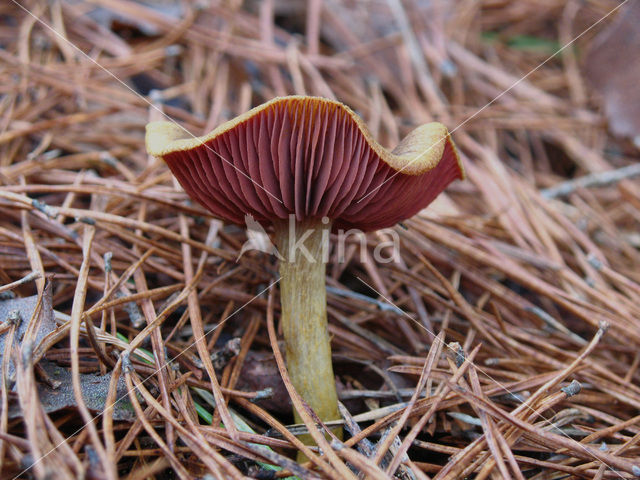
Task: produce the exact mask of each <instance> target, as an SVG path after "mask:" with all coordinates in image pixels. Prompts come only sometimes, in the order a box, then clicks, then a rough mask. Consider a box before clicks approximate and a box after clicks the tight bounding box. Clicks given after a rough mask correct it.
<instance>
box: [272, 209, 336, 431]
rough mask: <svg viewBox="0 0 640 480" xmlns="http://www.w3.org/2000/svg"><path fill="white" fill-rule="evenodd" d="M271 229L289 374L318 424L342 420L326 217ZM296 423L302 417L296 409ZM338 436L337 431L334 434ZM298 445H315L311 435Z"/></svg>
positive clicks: (282, 224) (289, 223)
mask: <svg viewBox="0 0 640 480" xmlns="http://www.w3.org/2000/svg"><path fill="white" fill-rule="evenodd" d="M274 226H275V233H276V236H275V240H276V246H277V248H278V251H279V253H280V256H281V258H280V278H281V280H280V302H281V305H282V316H281V324H282V331H283V334H284V340H285V352H286V362H287V370H288V372H289V376H290V378H291V382H292V383H293V386H294V387H295V389H296V391H297V392H298V393H299V394H300V396H302V398H303V399H304V401H305V402H307V404H308V405H309V406H310V407H311V408H312V409H313V410H314V411H315V412H316V414H317V415H318V417H319V418H320V420H322V421H329V420H337V419H339V418H340V413H339V411H338V395H337V393H336V383H335V378H334V376H333V366H332V362H331V344H330V341H329V333H328V331H327V294H326V287H325V271H326V269H325V265H326V261H327V257H328V248H329V232H330V230H331V225H330V222H329V220H328V219H326V218H323V219H322V220H317V219H312V220H306V221H301V222H296V221H295V217H294V216H293V215H291V216H290V221H289V222H288V223H286V222H282V223H280V224H276V225H274ZM294 416H295V420H296V422H298V423H300V422H301V419H300V415H299V414H298V412H297V411H295V409H294ZM334 433H336V435H341V431H340V432H338V431H335V430H334ZM302 441H303V442H305V443H307V444H310V443H313V441H312V440H311V437H310V436H305V438H302Z"/></svg>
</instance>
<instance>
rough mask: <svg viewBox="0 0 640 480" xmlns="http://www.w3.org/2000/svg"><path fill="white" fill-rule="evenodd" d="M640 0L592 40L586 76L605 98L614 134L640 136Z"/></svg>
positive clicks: (625, 8) (627, 6) (630, 5)
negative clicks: (639, 81) (639, 84)
mask: <svg viewBox="0 0 640 480" xmlns="http://www.w3.org/2000/svg"><path fill="white" fill-rule="evenodd" d="M638 24H640V2H629V3H628V4H626V5H625V6H624V7H622V8H621V9H620V13H619V14H618V17H617V18H616V19H615V21H613V22H612V23H611V25H609V26H608V27H607V28H606V29H605V30H603V31H602V32H601V33H600V34H599V35H598V36H597V37H596V38H595V39H594V41H593V45H592V47H591V49H590V50H589V53H588V55H587V58H586V63H585V67H586V76H587V78H588V79H589V80H590V81H591V83H592V84H593V86H594V87H595V88H596V89H597V90H598V91H599V92H600V94H601V95H602V97H603V99H604V108H605V112H606V115H607V118H608V120H609V128H610V129H611V132H613V133H614V134H615V135H618V136H621V137H632V138H635V139H639V140H640V90H638V78H640V56H639V55H638V51H640V29H638Z"/></svg>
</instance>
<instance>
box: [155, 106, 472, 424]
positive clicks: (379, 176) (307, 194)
mask: <svg viewBox="0 0 640 480" xmlns="http://www.w3.org/2000/svg"><path fill="white" fill-rule="evenodd" d="M146 144H147V150H148V152H149V153H150V154H151V155H153V156H155V157H158V158H162V159H163V160H164V161H165V162H166V163H167V165H168V166H169V168H170V169H171V171H172V172H173V174H174V175H175V177H176V178H177V179H178V181H179V182H180V184H181V185H182V186H183V187H184V189H185V190H186V192H187V193H188V194H189V195H190V196H191V197H192V198H194V199H195V200H197V201H198V202H200V203H201V204H202V205H203V206H204V207H206V208H207V209H209V210H210V211H211V213H213V215H214V216H216V217H218V218H220V219H223V220H226V221H228V222H232V223H237V224H243V222H244V220H245V216H246V215H251V216H252V217H253V218H254V219H255V220H256V221H258V222H260V223H261V224H263V225H265V226H267V227H268V226H270V227H272V229H273V231H274V232H275V244H276V247H277V249H278V251H279V253H280V256H281V257H280V258H281V260H280V278H281V280H280V300H281V325H282V331H283V334H284V340H285V352H286V357H285V358H286V362H287V369H288V372H289V375H290V378H291V382H292V383H293V385H294V387H295V389H296V391H297V392H298V393H299V394H300V395H301V396H302V398H303V399H304V400H305V401H306V402H307V404H308V405H309V406H310V407H311V408H312V409H313V410H314V411H315V413H316V414H317V415H318V417H319V418H320V419H321V420H323V421H329V420H335V419H338V418H339V417H340V415H339V412H338V400H337V394H336V388H335V378H334V375H333V367H332V362H331V346H330V340H329V334H328V332H327V313H326V289H325V259H326V258H327V254H326V253H327V249H328V238H329V232H330V231H331V229H336V230H337V229H359V230H361V231H363V232H366V231H372V230H377V229H381V228H386V227H390V226H393V225H395V224H396V223H397V222H400V221H402V220H405V219H406V218H409V217H411V216H413V215H414V214H416V213H417V212H419V211H420V210H421V209H423V208H424V207H426V206H427V205H428V204H429V203H431V201H433V200H434V199H435V197H436V196H437V195H438V194H439V193H440V192H441V191H442V190H444V189H445V187H446V186H447V185H448V184H449V183H451V182H452V181H453V180H455V179H462V178H464V170H463V167H462V164H461V162H460V158H459V156H458V153H457V151H456V148H455V146H454V144H453V142H452V141H451V138H450V136H449V132H448V131H447V129H446V128H445V126H444V125H442V124H440V123H428V124H426V125H422V126H420V127H418V128H416V129H415V130H413V131H412V132H411V133H409V134H408V135H407V136H406V137H405V138H404V139H403V140H402V142H401V143H400V144H399V145H398V146H397V147H396V148H395V149H393V150H392V151H388V150H386V149H385V148H383V147H382V146H381V145H380V144H379V143H377V142H376V141H375V140H374V139H373V138H372V136H371V134H370V133H369V132H368V130H367V128H366V126H365V125H364V123H363V121H362V120H361V119H360V117H358V116H357V115H356V114H355V113H354V112H353V111H352V110H351V109H350V108H348V107H347V106H345V105H343V104H341V103H339V102H336V101H332V100H328V99H324V98H318V97H306V96H290V97H281V98H275V99H273V100H271V101H269V102H267V103H265V104H263V105H260V106H258V107H256V108H254V109H252V110H250V111H249V112H247V113H244V114H242V115H240V116H238V117H236V118H235V119H233V120H230V121H228V122H226V123H223V124H222V125H220V126H219V127H217V128H216V129H215V130H213V131H212V132H211V133H209V134H208V135H205V136H203V137H199V138H193V137H188V135H186V132H185V130H184V129H182V128H181V127H179V126H177V125H175V124H174V123H170V122H153V123H150V124H149V125H147V135H146ZM294 414H295V416H296V420H297V421H300V417H299V416H298V414H297V412H294Z"/></svg>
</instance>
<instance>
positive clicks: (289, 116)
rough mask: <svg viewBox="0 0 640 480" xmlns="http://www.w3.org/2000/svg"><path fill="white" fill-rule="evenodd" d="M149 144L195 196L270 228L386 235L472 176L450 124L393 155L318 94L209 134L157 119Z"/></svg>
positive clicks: (232, 216)
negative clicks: (323, 223)
mask: <svg viewBox="0 0 640 480" xmlns="http://www.w3.org/2000/svg"><path fill="white" fill-rule="evenodd" d="M146 144H147V150H148V152H149V153H150V154H151V155H154V156H156V157H160V158H162V159H163V160H164V161H165V162H166V163H167V165H168V166H169V168H170V169H171V171H172V172H173V174H174V175H175V177H176V178H177V179H178V181H179V182H180V184H181V185H182V186H183V188H184V189H185V190H186V191H187V193H188V194H189V195H190V196H191V197H192V198H194V199H196V200H197V201H198V202H200V203H201V204H202V205H203V206H204V207H206V208H207V209H209V210H210V211H211V212H212V213H213V214H214V215H215V216H216V217H219V218H221V219H224V220H227V221H230V222H233V223H238V224H243V223H244V218H245V215H246V214H251V215H253V217H254V218H255V219H256V220H258V221H260V222H266V223H272V222H274V221H277V220H278V219H287V218H288V216H289V214H295V216H296V219H297V220H299V221H302V220H305V219H310V218H318V219H320V218H322V217H325V216H326V217H328V218H330V219H331V220H332V221H333V225H334V227H335V228H357V229H360V230H363V231H370V230H377V229H380V228H385V227H390V226H393V225H394V224H396V223H397V222H399V221H402V220H404V219H406V218H409V217H411V216H413V215H415V214H416V213H417V212H418V211H420V210H421V209H423V208H424V207H426V206H427V205H428V204H429V203H431V202H432V201H433V200H434V199H435V198H436V196H437V195H438V194H439V193H440V192H442V190H444V189H445V188H446V187H447V185H449V183H451V182H452V181H453V180H455V179H458V178H459V179H462V178H464V170H463V167H462V163H461V161H460V157H459V156H458V153H457V151H456V148H455V146H454V144H453V142H452V141H451V137H450V135H449V132H448V131H447V129H446V127H445V126H444V125H442V124H440V123H428V124H426V125H422V126H420V127H418V128H416V129H415V130H413V131H412V132H411V133H409V135H407V136H406V137H405V138H404V139H403V140H402V142H400V144H399V145H398V146H397V147H396V148H395V149H393V150H392V151H388V150H386V149H385V148H383V147H382V146H381V145H380V144H378V143H377V142H376V141H375V140H374V139H373V138H372V137H371V134H370V133H369V132H368V130H367V128H366V126H365V125H364V123H363V121H362V120H361V119H360V117H358V116H357V115H356V114H355V113H354V112H353V111H352V110H351V109H350V108H348V107H347V106H345V105H343V104H341V103H339V102H336V101H332V100H328V99H324V98H318V97H305V96H291V97H281V98H275V99H273V100H271V101H269V102H267V103H264V104H263V105H260V106H258V107H256V108H254V109H252V110H250V111H249V112H247V113H245V114H242V115H240V116H238V117H236V118H235V119H233V120H230V121H228V122H226V123H223V124H222V125H220V126H219V127H218V128H216V129H215V130H213V131H212V132H211V133H209V134H208V135H205V136H203V137H199V138H193V137H189V136H188V134H187V132H186V131H185V130H184V129H182V128H181V127H179V126H177V125H175V124H174V123H170V122H153V123H150V124H149V125H147V136H146Z"/></svg>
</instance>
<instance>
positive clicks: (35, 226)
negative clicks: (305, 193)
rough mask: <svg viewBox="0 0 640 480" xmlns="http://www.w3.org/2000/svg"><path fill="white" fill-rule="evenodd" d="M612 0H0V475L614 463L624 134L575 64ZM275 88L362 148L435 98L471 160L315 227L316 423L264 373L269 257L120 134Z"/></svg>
mask: <svg viewBox="0 0 640 480" xmlns="http://www.w3.org/2000/svg"><path fill="white" fill-rule="evenodd" d="M622 3H623V2H619V1H614V0H593V1H590V2H581V1H579V0H565V1H560V0H548V1H546V2H539V1H533V0H519V1H515V2H508V1H489V0H484V1H483V0H456V1H446V0H438V1H435V0H434V1H431V2H420V1H417V0H356V1H338V0H309V1H308V2H301V1H300V2H299V1H295V2H286V1H280V0H265V1H259V2H258V1H247V2H239V1H231V2H215V1H192V2H191V1H177V0H175V1H174V0H163V1H160V2H151V1H149V2H147V1H134V0H109V1H106V0H95V1H82V0H74V1H71V0H53V1H44V0H42V1H39V0H15V1H14V0H8V1H5V2H2V4H1V5H0V316H1V318H0V355H1V362H0V368H1V374H2V384H1V392H0V477H1V478H38V479H40V478H42V479H45V478H61V479H67V478H68V479H72V478H96V479H109V480H112V479H116V478H123V479H149V478H154V479H165V478H166V479H171V478H185V479H186V478H238V479H239V478H244V477H247V476H248V477H251V478H286V477H293V476H296V477H298V478H331V479H344V478H376V479H377V478H380V479H384V478H402V479H439V480H440V479H450V480H453V479H458V478H460V479H462V478H474V479H498V478H514V479H524V478H527V479H536V480H541V479H560V478H589V479H591V478H595V479H605V478H606V479H618V478H625V479H626V478H635V477H640V446H639V445H638V442H639V441H640V372H639V371H638V367H639V365H640V251H639V248H640V234H639V233H638V232H639V226H640V184H639V183H638V180H637V176H638V175H640V170H639V169H638V168H637V162H638V160H639V159H640V152H639V150H638V147H637V143H638V142H637V138H640V137H637V138H636V144H634V142H633V139H628V138H620V137H615V136H613V135H611V133H610V132H609V131H608V130H607V118H606V117H605V112H604V111H603V109H602V104H603V103H602V98H601V96H600V94H599V93H597V92H596V91H595V90H593V88H592V85H591V84H590V83H589V79H588V78H587V77H586V76H585V74H584V71H585V70H584V68H583V63H584V58H585V52H588V51H589V49H590V48H594V45H597V40H598V35H600V34H601V33H602V32H603V31H606V28H607V27H608V26H609V25H611V24H612V22H614V21H615V19H616V18H617V17H618V16H620V15H625V14H626V11H625V7H626V6H622V8H619V7H620V6H621V4H622ZM565 46H566V48H565ZM621 48H622V47H621ZM633 51H634V52H636V54H637V51H638V50H637V49H636V50H633ZM635 87H636V88H637V85H636V86H635ZM600 93H602V92H600ZM617 93H618V94H620V95H624V94H625V92H617ZM293 94H295V95H316V96H323V97H327V98H331V99H336V100H339V101H341V102H343V103H345V104H347V105H349V106H350V107H351V108H353V109H354V110H355V111H356V112H357V113H358V114H360V115H361V116H362V118H363V119H364V121H365V122H366V124H367V126H368V127H369V129H370V131H371V133H372V135H373V137H374V138H376V139H378V140H379V141H380V143H381V144H382V145H384V146H386V147H393V146H395V145H396V144H397V143H398V142H399V140H400V139H401V138H402V137H404V135H405V134H406V133H408V132H409V131H411V130H412V129H413V128H415V126H417V125H420V124H423V123H426V122H430V121H438V122H442V123H443V124H445V125H446V126H447V127H448V128H449V130H450V131H452V135H453V139H454V141H455V142H456V144H457V146H458V148H459V150H460V153H461V156H462V158H463V162H464V166H465V168H466V172H467V177H468V178H467V180H466V181H465V182H459V183H454V184H452V185H451V186H450V187H449V188H448V189H447V191H446V193H445V194H443V195H441V196H440V197H439V198H438V200H437V201H436V202H435V203H434V204H433V205H432V206H430V207H429V208H428V209H426V210H425V211H423V212H421V213H420V214H418V215H416V216H415V217H413V218H412V219H410V220H408V221H406V222H405V223H403V224H402V225H398V226H396V227H394V228H393V229H392V230H391V231H381V232H375V233H371V234H367V235H366V236H357V235H354V236H351V237H349V238H348V240H347V241H346V244H343V245H338V239H334V244H333V247H332V250H331V256H330V259H329V263H328V265H327V286H328V288H327V298H328V308H327V311H328V315H329V333H330V335H331V341H332V349H333V365H334V371H335V374H336V377H337V385H338V397H339V399H340V402H341V405H340V412H341V415H342V420H341V421H339V422H338V423H340V424H341V425H342V426H343V430H344V436H343V438H342V440H339V439H338V438H336V437H335V436H334V437H332V436H331V434H330V433H329V432H330V431H331V430H330V429H329V426H331V425H324V424H322V422H318V421H317V420H318V419H317V417H315V416H314V414H313V412H312V411H310V410H308V409H306V408H305V405H304V402H303V401H302V399H301V397H300V396H299V395H297V394H296V393H295V391H294V390H293V388H292V385H291V383H290V380H289V376H288V374H287V372H286V368H285V365H286V361H285V360H286V359H283V355H282V353H281V352H283V346H282V344H281V341H282V333H281V331H280V330H279V320H280V300H279V287H278V277H277V273H276V272H277V270H278V265H277V261H278V260H277V258H276V257H275V256H274V255H269V254H268V253H263V252H260V251H256V250H253V251H252V250H250V251H246V252H244V253H243V255H242V256H239V254H240V251H241V249H242V246H243V245H244V244H245V242H246V241H247V232H246V230H245V229H244V228H239V227H237V226H233V225H225V224H223V223H222V222H220V221H218V220H215V219H213V218H212V217H211V215H210V214H209V213H207V211H205V210H204V209H203V208H202V207H200V206H199V205H196V204H193V203H191V202H190V201H189V200H188V197H187V196H186V194H185V193H184V192H183V191H182V189H181V188H180V187H179V185H178V184H177V182H176V181H175V180H174V179H173V177H172V176H171V174H170V172H169V169H168V168H167V166H166V165H165V164H164V163H162V162H160V161H157V160H155V159H154V158H152V157H149V156H147V154H146V152H145V147H144V126H145V125H146V124H147V123H148V122H149V121H155V120H172V121H175V122H177V123H178V124H179V125H181V126H182V127H184V128H185V129H186V130H188V131H189V132H190V133H191V134H193V135H194V136H199V135H202V134H204V133H206V132H208V131H210V130H211V129H212V128H214V127H215V126H216V125H218V124H220V123H222V122H224V121H226V120H229V119H230V118H233V117H235V116H236V115H238V114H240V113H242V112H245V111H247V110H248V109H250V108H251V107H252V106H255V105H258V104H261V103H263V102H265V101H268V100H270V99H271V98H273V97H276V96H283V95H293ZM638 115H640V113H638ZM394 242H395V244H394ZM381 245H382V247H381ZM394 245H395V246H396V247H397V248H396V249H395V251H396V252H397V256H395V257H393V256H392V255H391V254H392V253H393V252H392V250H393V248H392V247H393V246H394ZM292 405H293V406H294V407H295V408H296V409H297V410H298V411H299V412H300V413H301V418H302V419H303V420H304V424H300V425H293V416H292V415H291V407H292ZM333 423H335V422H333ZM307 433H310V434H311V436H313V438H315V439H316V441H317V443H318V445H319V447H316V446H308V445H304V444H303V443H302V442H301V441H300V440H298V438H297V437H296V435H300V434H307ZM298 451H303V452H304V454H305V455H306V458H308V459H309V460H308V461H307V462H306V463H302V464H300V463H297V462H296V461H295V460H294V459H295V458H296V454H297V452H298Z"/></svg>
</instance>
